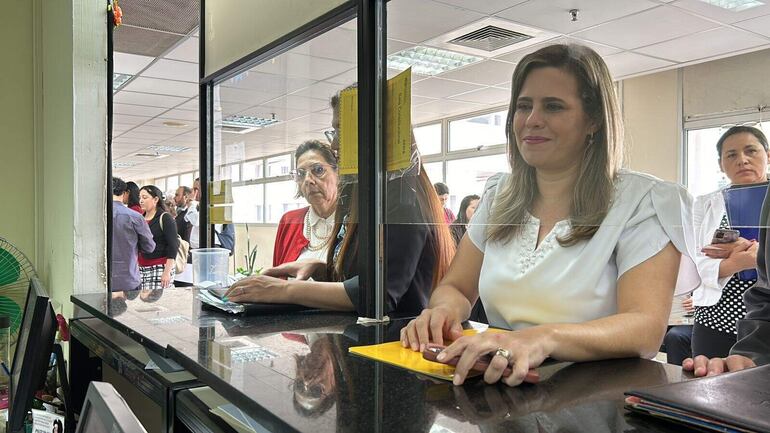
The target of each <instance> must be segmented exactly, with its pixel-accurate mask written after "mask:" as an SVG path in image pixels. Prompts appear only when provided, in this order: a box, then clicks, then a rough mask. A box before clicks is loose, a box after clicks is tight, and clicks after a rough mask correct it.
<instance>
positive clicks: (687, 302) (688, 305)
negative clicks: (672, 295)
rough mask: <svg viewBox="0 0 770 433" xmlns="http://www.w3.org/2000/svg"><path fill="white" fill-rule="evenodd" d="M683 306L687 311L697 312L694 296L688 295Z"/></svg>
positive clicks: (683, 300) (683, 301)
mask: <svg viewBox="0 0 770 433" xmlns="http://www.w3.org/2000/svg"><path fill="white" fill-rule="evenodd" d="M682 308H683V309H684V311H685V313H693V312H695V307H694V306H693V305H692V296H688V297H686V298H684V299H682Z"/></svg>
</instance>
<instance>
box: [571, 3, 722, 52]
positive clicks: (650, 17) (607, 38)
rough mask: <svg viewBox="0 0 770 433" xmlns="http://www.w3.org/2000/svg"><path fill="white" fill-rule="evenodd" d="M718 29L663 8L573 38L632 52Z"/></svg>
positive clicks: (706, 22)
mask: <svg viewBox="0 0 770 433" xmlns="http://www.w3.org/2000/svg"><path fill="white" fill-rule="evenodd" d="M715 27H717V24H716V23H714V22H711V21H707V20H705V19H702V18H698V17H696V16H693V15H691V14H689V13H686V12H684V11H682V10H680V9H677V8H673V7H671V6H665V5H664V6H659V7H657V8H655V9H650V10H647V11H644V12H641V13H638V14H636V15H632V16H629V17H626V18H621V19H619V20H615V21H612V22H609V23H606V24H602V25H600V26H597V27H594V28H592V29H588V30H585V31H582V32H579V33H575V35H574V36H576V37H578V38H581V39H587V40H590V41H595V42H599V43H604V44H608V45H612V46H616V47H621V48H625V49H633V48H638V47H643V46H645V45H652V44H655V43H659V42H664V41H667V40H669V39H674V38H678V37H681V36H684V35H688V34H691V33H696V32H700V31H703V30H708V29H712V28H715Z"/></svg>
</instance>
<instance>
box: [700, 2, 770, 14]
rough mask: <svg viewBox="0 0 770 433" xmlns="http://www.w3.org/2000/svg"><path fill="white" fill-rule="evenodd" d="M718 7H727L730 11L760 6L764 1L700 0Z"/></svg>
mask: <svg viewBox="0 0 770 433" xmlns="http://www.w3.org/2000/svg"><path fill="white" fill-rule="evenodd" d="M700 1H702V2H703V3H708V4H710V5H712V6H716V7H718V8H722V9H727V10H728V11H732V12H740V11H745V10H746V9H751V8H755V7H757V6H762V5H764V4H765V2H762V1H759V0H700Z"/></svg>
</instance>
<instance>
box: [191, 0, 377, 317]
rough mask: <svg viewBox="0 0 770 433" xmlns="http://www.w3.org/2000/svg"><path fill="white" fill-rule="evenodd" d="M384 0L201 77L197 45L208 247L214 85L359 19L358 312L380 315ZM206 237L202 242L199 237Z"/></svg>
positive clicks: (354, 2)
mask: <svg viewBox="0 0 770 433" xmlns="http://www.w3.org/2000/svg"><path fill="white" fill-rule="evenodd" d="M385 4H386V0H351V1H348V2H346V3H344V4H342V5H340V6H338V7H336V8H334V9H332V10H331V11H329V12H327V13H325V14H323V15H322V16H320V17H318V18H316V19H315V20H313V21H311V22H309V23H307V24H305V25H303V26H301V27H299V28H298V29H296V30H293V31H291V32H289V33H287V34H286V35H284V36H283V37H281V38H279V39H277V40H275V41H273V42H271V43H269V44H267V45H266V46H264V47H262V48H261V49H259V50H257V51H255V52H253V53H250V54H248V55H246V56H244V57H243V58H241V59H239V60H237V61H235V62H233V63H232V64H230V65H228V66H225V67H223V68H221V69H219V70H217V71H216V72H214V73H212V74H209V75H205V58H206V57H205V54H206V53H205V47H204V45H203V44H201V45H200V47H199V59H200V62H199V76H200V83H199V85H200V126H199V128H200V186H201V202H200V206H201V212H200V217H201V219H200V239H201V245H200V246H201V247H203V246H208V245H211V244H212V243H213V242H212V236H213V232H212V231H211V228H210V226H209V218H208V185H209V180H210V178H211V173H212V171H213V160H212V155H213V152H212V145H213V134H212V131H211V124H210V121H211V119H213V102H214V101H213V88H214V86H215V85H216V84H219V83H221V82H223V81H225V80H227V79H229V78H231V77H233V76H235V75H237V74H238V73H241V72H242V71H244V70H246V69H248V68H250V67H253V66H255V65H257V64H259V63H262V62H265V61H267V60H270V59H272V58H274V57H275V56H277V55H279V54H282V53H284V52H286V51H289V50H290V49H292V48H294V47H297V46H299V45H301V44H303V43H305V42H307V41H309V40H311V39H313V38H315V37H316V36H319V35H320V34H322V33H324V32H326V31H328V30H331V29H333V28H335V27H337V26H339V25H340V24H343V23H344V22H346V21H348V20H350V19H352V18H354V17H357V18H358V105H359V108H358V110H359V113H358V119H359V121H358V124H359V126H358V129H359V136H358V143H359V144H358V146H359V148H358V152H359V161H358V165H359V170H358V184H359V196H358V205H359V220H358V242H359V253H358V275H359V284H360V285H361V293H362V296H361V298H360V301H359V305H357V307H358V311H359V312H362V313H363V315H364V316H366V317H372V318H376V319H382V318H383V316H384V311H383V305H384V299H385V298H384V294H383V288H384V281H383V275H384V273H383V269H384V260H383V257H382V254H381V251H383V248H382V245H381V243H382V239H383V238H382V227H383V225H382V223H383V222H384V217H383V215H384V182H383V179H384V171H383V170H384V163H383V162H384V161H385V157H384V146H383V140H384V128H383V126H382V124H383V115H384V100H385V98H384V92H383V91H384V87H385V79H386V75H385V58H386V47H385V27H386V26H385V11H386V8H385ZM205 13H206V0H202V1H201V27H200V34H201V39H202V38H205V25H206V22H205ZM204 239H205V240H206V242H207V243H206V244H205V245H204V243H203V240H204Z"/></svg>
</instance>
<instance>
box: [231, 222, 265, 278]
mask: <svg viewBox="0 0 770 433" xmlns="http://www.w3.org/2000/svg"><path fill="white" fill-rule="evenodd" d="M257 247H258V246H257V245H254V248H252V247H251V238H250V237H249V225H248V224H246V254H244V255H243V258H244V259H245V260H246V267H245V268H242V267H238V269H236V270H235V271H236V272H237V273H239V274H241V275H245V276H247V277H248V276H250V275H257V274H259V273H260V272H262V268H259V269H256V270H255V269H254V267H255V266H256V265H257Z"/></svg>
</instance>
